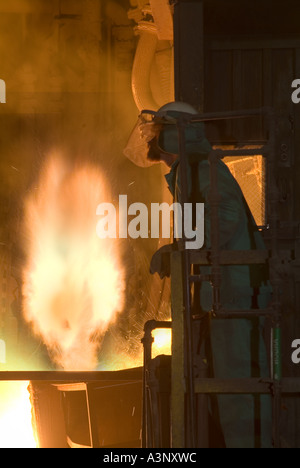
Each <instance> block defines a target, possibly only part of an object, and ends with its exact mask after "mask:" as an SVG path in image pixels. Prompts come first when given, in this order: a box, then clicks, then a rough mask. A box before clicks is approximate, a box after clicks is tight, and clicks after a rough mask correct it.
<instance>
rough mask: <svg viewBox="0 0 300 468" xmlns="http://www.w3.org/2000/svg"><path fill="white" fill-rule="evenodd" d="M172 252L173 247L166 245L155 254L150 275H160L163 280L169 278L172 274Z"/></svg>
mask: <svg viewBox="0 0 300 468" xmlns="http://www.w3.org/2000/svg"><path fill="white" fill-rule="evenodd" d="M171 251H172V245H171V244H169V245H164V246H163V247H161V248H160V249H158V250H157V252H155V254H154V255H153V257H152V259H151V263H150V273H151V274H152V275H154V273H158V274H159V276H160V277H161V279H163V278H165V277H166V276H167V277H169V276H170V273H171V259H170V254H171Z"/></svg>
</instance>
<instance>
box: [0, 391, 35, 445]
mask: <svg viewBox="0 0 300 468" xmlns="http://www.w3.org/2000/svg"><path fill="white" fill-rule="evenodd" d="M28 384H29V382H0V448H36V447H37V442H36V440H35V437H34V433H33V429H32V425H31V404H30V400H29V392H28V390H27V387H28Z"/></svg>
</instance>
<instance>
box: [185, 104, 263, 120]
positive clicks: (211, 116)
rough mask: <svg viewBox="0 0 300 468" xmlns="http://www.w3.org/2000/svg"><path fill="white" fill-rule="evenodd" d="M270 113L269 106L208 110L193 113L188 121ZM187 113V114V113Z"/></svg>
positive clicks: (236, 117) (245, 116)
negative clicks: (202, 112)
mask: <svg viewBox="0 0 300 468" xmlns="http://www.w3.org/2000/svg"><path fill="white" fill-rule="evenodd" d="M271 113H272V109H271V108H269V107H261V108H258V109H246V110H244V111H228V112H227V111H224V112H208V113H206V114H197V115H196V114H195V115H193V116H192V117H191V116H190V117H191V118H190V119H189V121H190V122H205V121H209V120H226V119H240V118H247V117H252V116H256V115H261V116H264V115H268V114H271ZM187 115H188V114H187Z"/></svg>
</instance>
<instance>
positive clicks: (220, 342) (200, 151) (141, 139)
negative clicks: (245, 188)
mask: <svg viewBox="0 0 300 468" xmlns="http://www.w3.org/2000/svg"><path fill="white" fill-rule="evenodd" d="M182 112H184V113H187V114H192V115H195V114H197V111H196V110H195V109H194V108H193V107H192V106H191V105H189V104H186V103H182V102H172V103H169V104H166V105H165V106H163V107H162V108H160V109H159V111H157V112H153V113H152V118H151V119H150V120H149V119H145V116H144V114H143V113H142V114H141V116H140V118H139V121H138V124H137V126H136V128H135V130H134V131H133V133H132V136H131V138H130V140H129V142H128V145H127V147H126V149H125V151H124V153H125V155H126V156H127V157H129V159H131V160H132V161H133V162H134V163H135V164H137V165H139V166H143V167H147V166H150V165H151V164H154V163H157V162H164V163H165V164H166V165H167V166H168V167H170V172H169V173H168V174H167V175H166V176H165V177H166V181H167V184H168V187H169V189H170V191H171V193H172V195H173V197H174V200H175V201H179V202H180V174H179V170H178V168H179V143H178V129H177V125H176V123H177V120H178V117H179V116H180V113H182ZM145 115H146V116H147V115H148V114H145ZM184 131H185V148H186V155H187V158H188V174H187V181H188V192H189V193H188V197H189V201H190V202H194V203H195V202H199V203H204V220H205V221H204V222H205V241H204V247H203V248H204V249H207V250H209V249H210V203H209V192H210V164H209V161H208V155H209V153H210V152H211V150H212V148H211V145H210V143H209V142H208V140H207V139H206V137H205V134H204V125H203V123H202V122H189V123H188V124H187V125H186V126H185V130H184ZM217 174H218V191H219V194H220V204H219V242H220V249H221V250H226V249H228V250H253V249H264V248H265V246H264V242H263V239H262V237H261V234H260V232H259V231H258V229H257V226H256V223H255V221H254V219H253V217H252V214H251V212H250V210H249V208H248V205H247V203H246V200H245V198H244V196H243V193H242V191H241V189H240V187H239V185H238V183H237V182H236V180H235V178H234V177H233V176H232V174H231V172H230V171H229V169H228V167H227V166H226V164H225V163H223V162H222V161H221V160H218V163H217ZM169 251H170V248H169V246H164V247H162V248H161V249H160V250H158V251H157V252H156V253H155V254H154V256H153V258H152V261H151V267H150V271H151V273H155V272H157V273H158V274H159V275H160V276H161V278H163V277H164V276H169V274H170V264H169V258H170V257H169V253H168V252H169ZM200 273H201V274H209V273H210V267H203V266H202V267H200ZM199 295H200V301H199V302H200V304H199V307H200V309H201V315H203V317H205V316H207V317H208V316H209V317H210V316H211V315H210V314H209V312H210V311H211V309H212V286H211V283H210V282H208V281H203V282H202V283H201V287H200V292H199ZM220 299H221V300H220V302H221V305H222V308H224V309H228V310H234V309H235V310H241V309H243V310H249V309H251V308H265V307H267V305H268V303H269V302H270V299H271V286H270V283H269V281H268V277H267V271H266V269H264V268H262V267H260V266H254V267H252V266H248V265H238V266H222V267H221V289H220ZM263 328H264V320H263V319H261V318H260V319H258V318H255V317H254V318H250V319H241V318H239V319H213V318H212V319H209V329H210V333H209V338H210V345H211V350H212V353H211V355H212V358H211V361H212V362H211V363H210V364H211V368H213V375H214V377H216V378H221V379H222V378H223V379H230V378H249V377H268V376H269V369H268V359H267V352H266V347H265V343H264V339H263ZM217 402H218V405H217V406H218V413H219V420H220V425H221V428H222V432H223V436H224V441H225V446H226V447H227V448H254V447H257V446H260V447H262V448H269V447H271V446H272V438H271V435H272V431H271V420H272V418H271V398H270V396H269V395H261V396H257V397H254V396H253V395H218V397H217Z"/></svg>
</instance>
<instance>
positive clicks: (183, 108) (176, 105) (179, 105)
mask: <svg viewBox="0 0 300 468" xmlns="http://www.w3.org/2000/svg"><path fill="white" fill-rule="evenodd" d="M169 111H175V112H184V113H186V114H192V115H195V114H198V112H197V111H196V109H195V108H194V107H193V106H192V105H191V104H188V103H187V102H181V101H173V102H168V104H165V105H164V106H162V107H161V108H160V109H158V111H157V113H156V115H157V116H158V117H160V116H162V115H165V114H166V113H167V112H169Z"/></svg>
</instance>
